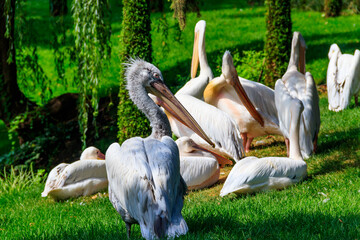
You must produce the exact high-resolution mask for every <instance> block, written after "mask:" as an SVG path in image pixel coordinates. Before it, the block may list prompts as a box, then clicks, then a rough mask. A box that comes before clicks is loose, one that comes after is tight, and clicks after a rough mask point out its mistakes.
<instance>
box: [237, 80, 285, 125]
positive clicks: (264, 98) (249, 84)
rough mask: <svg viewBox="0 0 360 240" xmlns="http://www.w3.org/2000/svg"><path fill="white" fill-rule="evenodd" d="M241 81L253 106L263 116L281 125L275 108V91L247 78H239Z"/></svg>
mask: <svg viewBox="0 0 360 240" xmlns="http://www.w3.org/2000/svg"><path fill="white" fill-rule="evenodd" d="M239 80H240V82H241V85H242V86H243V87H244V89H245V91H246V94H247V95H248V97H249V99H250V100H251V102H252V104H253V105H254V107H255V108H256V110H257V111H259V113H260V114H261V116H263V117H265V118H267V119H268V120H269V121H271V122H273V123H274V124H276V125H279V120H278V117H277V111H276V107H275V96H274V90H272V89H271V88H269V87H267V86H265V85H263V84H261V83H257V82H253V81H250V80H247V79H245V78H241V77H239Z"/></svg>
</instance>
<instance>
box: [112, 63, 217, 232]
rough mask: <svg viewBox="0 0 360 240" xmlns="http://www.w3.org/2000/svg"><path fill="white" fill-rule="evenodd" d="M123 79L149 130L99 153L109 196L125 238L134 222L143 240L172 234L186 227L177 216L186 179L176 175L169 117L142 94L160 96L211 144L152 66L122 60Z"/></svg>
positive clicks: (176, 155) (176, 158)
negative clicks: (121, 220)
mask: <svg viewBox="0 0 360 240" xmlns="http://www.w3.org/2000/svg"><path fill="white" fill-rule="evenodd" d="M125 79H126V81H127V86H126V88H127V90H128V92H129V96H130V99H131V100H132V101H133V102H134V104H135V105H137V107H138V108H139V109H140V110H141V111H142V112H143V113H144V114H145V116H146V117H147V118H148V119H149V121H150V125H151V127H152V133H151V135H150V136H149V137H147V138H144V139H143V138H140V137H134V138H131V139H128V140H126V141H125V142H123V144H122V145H121V146H120V145H119V144H118V143H113V144H111V145H110V147H109V148H108V149H107V151H106V154H105V161H106V171H107V174H108V179H109V199H110V201H111V203H112V204H113V206H114V208H115V209H116V210H117V211H118V212H119V213H120V215H121V217H122V219H123V220H124V222H125V224H126V229H127V236H128V237H130V233H131V225H132V224H134V223H138V224H139V225H140V229H141V234H142V236H143V237H144V238H146V239H154V238H163V237H170V238H172V237H175V236H179V235H184V234H186V233H187V231H188V227H187V224H186V222H185V220H184V218H183V217H182V215H181V210H182V207H183V198H184V194H185V192H186V183H185V182H184V180H183V178H182V177H181V175H180V160H179V150H178V147H177V145H176V143H175V142H174V140H172V138H171V137H170V136H171V128H170V124H169V121H168V119H167V117H166V115H165V114H164V112H163V111H162V110H161V109H160V108H159V107H158V106H157V105H156V104H155V102H153V101H152V100H151V98H150V97H149V96H148V94H147V93H152V94H154V95H155V96H157V97H159V98H160V99H162V101H163V102H165V103H166V104H167V105H168V106H170V108H171V109H172V110H173V111H174V112H175V113H176V114H177V115H178V116H179V117H180V118H181V120H182V121H183V122H184V123H186V124H187V125H188V126H189V127H191V128H192V129H193V130H194V131H195V132H196V133H197V134H198V135H199V136H202V137H204V139H206V141H208V143H209V144H210V145H214V144H213V143H212V142H211V141H210V139H209V138H208V137H207V136H206V135H205V133H204V132H203V130H202V129H201V128H200V126H199V125H198V124H197V123H196V121H195V120H194V119H193V118H192V117H191V115H190V114H189V113H188V112H187V111H186V110H185V108H184V107H183V106H182V105H181V104H180V102H179V101H178V100H177V99H176V98H175V97H174V95H172V93H171V92H170V90H169V89H168V88H167V87H166V86H165V84H164V81H163V77H162V75H161V72H160V70H159V69H158V68H156V67H155V66H154V65H152V64H150V63H148V62H145V61H143V60H141V59H131V60H130V63H128V64H127V68H126V72H125Z"/></svg>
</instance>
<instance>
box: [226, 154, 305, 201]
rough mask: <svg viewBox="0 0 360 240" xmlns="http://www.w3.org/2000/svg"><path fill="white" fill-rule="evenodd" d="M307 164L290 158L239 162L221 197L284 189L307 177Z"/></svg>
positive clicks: (252, 159) (251, 159)
mask: <svg viewBox="0 0 360 240" xmlns="http://www.w3.org/2000/svg"><path fill="white" fill-rule="evenodd" d="M306 169H307V166H306V163H305V162H304V161H301V160H294V159H290V158H277V157H266V158H256V157H247V158H245V159H243V160H241V161H239V162H237V163H236V164H235V166H234V168H233V169H232V170H231V172H230V174H229V176H228V177H227V179H226V181H225V183H224V186H223V188H222V189H221V192H220V196H222V197H223V196H225V195H227V194H229V193H232V192H233V193H237V194H239V193H252V192H258V191H263V190H269V189H283V188H285V187H287V186H290V185H292V184H295V183H297V182H299V181H300V180H302V179H303V178H304V177H305V176H306Z"/></svg>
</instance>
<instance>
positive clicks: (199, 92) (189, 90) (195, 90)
mask: <svg viewBox="0 0 360 240" xmlns="http://www.w3.org/2000/svg"><path fill="white" fill-rule="evenodd" d="M210 80H211V79H210V77H209V76H207V75H205V74H202V75H199V76H198V77H197V78H193V79H190V80H189V81H188V82H187V83H186V84H185V85H184V86H183V87H182V88H180V89H179V90H178V91H177V92H176V94H182V95H190V96H193V97H195V98H197V99H203V93H204V90H205V88H206V86H207V85H208V83H209V81H210Z"/></svg>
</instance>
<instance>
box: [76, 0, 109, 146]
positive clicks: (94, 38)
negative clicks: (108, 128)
mask: <svg viewBox="0 0 360 240" xmlns="http://www.w3.org/2000/svg"><path fill="white" fill-rule="evenodd" d="M73 18H74V23H75V48H76V52H77V58H78V72H77V78H78V82H79V86H80V98H79V102H80V103H79V118H78V119H79V127H80V132H81V134H82V142H83V148H85V147H86V132H87V129H88V112H89V109H90V106H88V104H87V102H88V101H87V100H88V99H87V98H88V97H89V96H90V99H91V107H92V109H93V125H94V126H96V116H97V115H98V84H99V78H100V76H101V72H102V67H103V61H104V60H106V59H107V58H109V57H110V50H111V47H110V23H109V22H108V20H109V4H108V1H107V0H75V1H74V3H73Z"/></svg>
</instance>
